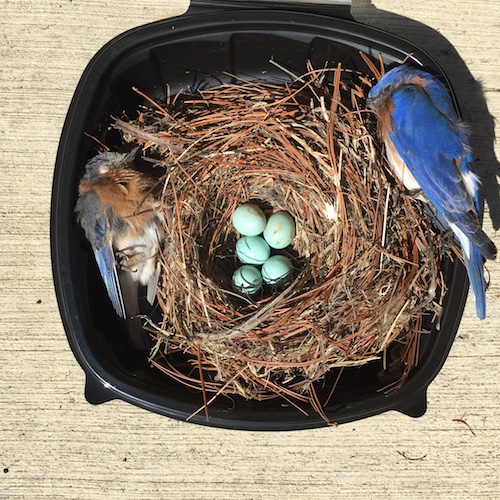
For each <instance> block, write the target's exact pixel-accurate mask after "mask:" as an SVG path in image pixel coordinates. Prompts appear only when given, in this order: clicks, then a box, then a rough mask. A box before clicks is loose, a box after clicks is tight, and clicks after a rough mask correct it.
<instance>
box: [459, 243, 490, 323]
mask: <svg viewBox="0 0 500 500" xmlns="http://www.w3.org/2000/svg"><path fill="white" fill-rule="evenodd" d="M463 257H464V261H465V267H466V269H467V274H468V275H469V282H470V286H471V288H472V292H473V294H474V300H475V303H476V314H477V317H478V318H479V319H484V318H485V317H486V284H485V281H484V274H483V256H482V254H481V251H480V249H479V248H478V247H476V245H474V244H470V252H469V256H467V255H466V252H463Z"/></svg>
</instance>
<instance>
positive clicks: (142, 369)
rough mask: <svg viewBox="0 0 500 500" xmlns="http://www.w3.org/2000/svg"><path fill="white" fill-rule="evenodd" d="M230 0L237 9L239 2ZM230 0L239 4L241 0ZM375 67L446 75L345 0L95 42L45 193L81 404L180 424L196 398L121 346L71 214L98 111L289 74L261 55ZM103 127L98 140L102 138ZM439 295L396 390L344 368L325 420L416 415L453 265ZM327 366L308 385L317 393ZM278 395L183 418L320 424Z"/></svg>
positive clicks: (451, 291) (449, 309)
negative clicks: (431, 322) (81, 377)
mask: <svg viewBox="0 0 500 500" xmlns="http://www.w3.org/2000/svg"><path fill="white" fill-rule="evenodd" d="M240 5H241V7H240ZM242 5H245V6H244V7H243V6H242ZM360 50H362V51H364V52H366V53H367V54H371V55H372V56H374V57H377V56H378V54H379V53H380V54H381V55H382V57H383V60H384V63H385V64H386V65H391V64H396V63H401V62H402V61H403V60H404V59H405V58H406V57H407V55H408V54H409V53H411V54H412V56H411V62H412V64H415V65H421V66H423V67H425V68H426V69H427V70H429V71H431V72H433V73H434V74H436V75H438V76H439V77H440V78H441V79H442V80H443V81H444V82H445V83H447V84H448V82H447V79H446V77H445V75H444V74H443V72H442V71H441V69H440V68H439V67H438V65H437V64H436V63H435V62H434V61H433V59H432V58H431V57H429V56H428V55H427V54H426V53H424V52H423V51H422V50H420V49H419V48H418V47H416V46H414V45H412V44H410V43H409V42H407V41H405V40H403V39H401V38H398V37H395V36H393V35H389V34H387V33H385V32H382V31H379V30H376V29H373V28H369V27H367V26H365V25H362V24H359V23H357V22H355V21H354V20H353V19H352V18H351V17H350V11H349V3H348V2H347V3H346V2H343V3H342V4H340V5H332V4H329V3H320V2H318V3H315V2H312V3H297V2H285V3H283V4H281V3H279V2H274V3H273V2H265V1H262V2H253V3H252V2H250V3H249V2H246V3H245V4H243V3H241V4H240V3H239V2H234V1H233V2H225V3H224V2H213V3H212V2H195V3H194V5H192V7H191V8H190V10H189V11H188V12H187V13H186V14H185V15H183V16H180V17H177V18H174V19H169V20H165V21H160V22H157V23H153V24H150V25H146V26H141V27H139V28H136V29H133V30H131V31H129V32H126V33H124V34H122V35H120V36H118V37H117V38H115V39H114V40H112V41H111V42H109V43H108V44H107V45H106V46H105V47H103V48H102V49H101V50H100V51H99V52H98V53H97V54H96V55H95V57H94V58H93V59H92V61H91V62H90V63H89V65H88V67H87V68H86V70H85V72H84V74H83V75H82V78H81V80H80V82H79V84H78V87H77V89H76V91H75V95H74V97H73V100H72V102H71V105H70V108H69V111H68V114H67V117H66V122H65V125H64V129H63V132H62V136H61V140H60V144H59V151H58V155H57V161H56V167H55V173H54V184H53V193H52V213H51V247H52V248H51V249H52V261H53V273H54V281H55V288H56V293H57V298H58V302H59V308H60V311H61V316H62V320H63V323H64V327H65V329H66V333H67V337H68V340H69V343H70V346H71V348H72V350H73V353H74V355H75V357H76V359H77V360H78V362H79V363H80V365H81V366H82V368H83V370H84V371H85V374H86V387H85V396H86V398H87V400H88V401H89V402H91V403H96V404H97V403H103V402H105V401H109V400H112V399H116V398H119V399H122V400H124V401H128V402H130V403H132V404H135V405H137V406H140V407H142V408H145V409H148V410H151V411H154V412H157V413H160V414H164V415H167V416H169V417H172V418H176V419H180V420H185V419H186V418H187V417H188V416H190V415H191V414H192V413H193V412H195V411H196V410H198V409H199V408H200V406H201V405H202V404H203V401H202V395H201V393H199V392H197V391H190V390H189V389H187V388H186V387H185V386H183V385H180V384H178V383H177V382H175V381H173V380H171V379H169V378H167V377H166V376H164V375H163V374H162V373H160V372H159V371H157V370H154V369H152V368H150V367H149V365H148V363H147V360H146V354H145V353H144V352H141V351H137V350H135V349H134V348H132V347H131V346H130V345H129V344H128V343H127V340H126V339H127V335H126V334H125V332H124V331H123V327H122V325H121V324H120V323H119V322H118V320H117V318H116V316H115V314H114V312H113V310H112V307H111V304H110V303H109V300H108V299H107V296H106V292H105V290H104V287H103V285H102V282H101V279H100V276H99V273H98V271H97V268H96V265H95V262H94V258H93V255H92V253H91V250H90V247H89V245H88V243H87V242H86V241H85V238H84V237H83V233H82V231H81V229H80V228H79V227H78V225H77V224H76V221H75V216H74V207H75V203H76V198H77V186H78V182H79V180H80V178H81V177H82V175H83V171H84V166H85V163H86V161H87V160H88V158H90V157H91V156H93V155H94V154H95V152H96V151H95V148H94V144H95V143H94V142H93V141H92V140H91V139H90V138H89V137H88V136H87V135H86V133H87V134H91V135H94V136H96V137H99V135H100V134H101V133H104V132H105V131H106V130H107V126H108V124H109V122H110V117H111V115H113V114H122V113H123V111H125V112H126V113H129V114H130V116H135V115H134V113H135V112H136V110H137V108H138V106H139V105H140V104H141V103H142V101H141V98H140V96H139V95H138V94H137V93H135V92H133V91H132V87H138V88H139V89H141V90H142V91H143V92H145V93H147V94H148V95H149V96H151V97H153V98H158V99H160V100H161V98H162V97H163V96H164V95H165V89H166V84H167V83H168V84H169V85H170V89H171V92H172V94H175V93H176V92H177V91H179V90H180V89H187V88H199V87H204V86H210V85H215V84H218V83H220V82H222V81H230V80H231V77H230V76H228V75H237V76H238V77H242V78H245V79H250V78H255V79H260V80H266V81H270V82H280V81H289V79H288V78H287V76H286V75H284V74H283V72H281V71H279V70H278V69H277V68H276V67H275V66H273V65H272V64H270V63H269V60H270V59H271V58H274V60H276V61H279V63H280V64H282V65H285V66H286V67H288V68H290V69H293V70H294V71H295V72H298V73H301V72H303V71H305V64H306V60H307V59H310V60H312V61H313V63H315V65H316V66H319V65H320V66H323V65H324V64H325V62H329V64H331V65H336V64H337V62H339V61H340V62H341V63H342V65H343V66H344V67H351V68H353V69H360V70H364V69H365V67H364V65H363V62H362V60H361V58H360V57H359V51H360ZM114 140H116V141H118V136H116V138H113V134H112V133H110V134H108V135H107V137H106V142H107V144H108V145H110V146H113V141H114ZM444 273H445V279H446V283H447V285H448V292H447V294H446V297H445V302H444V312H443V316H442V319H441V329H440V330H439V331H438V330H437V329H436V328H434V327H432V329H431V332H430V333H429V334H426V335H423V336H422V343H421V349H420V361H419V364H418V366H417V367H416V368H415V369H414V370H413V371H412V372H411V374H410V376H409V378H408V380H407V381H406V383H405V384H404V385H403V387H402V388H400V389H399V390H397V391H395V392H393V393H391V394H390V395H388V396H387V395H385V394H384V393H383V388H384V387H386V386H387V384H388V383H390V382H392V381H394V377H395V378H397V376H398V374H392V375H391V374H386V373H385V372H383V371H382V369H381V365H379V364H378V363H372V364H369V365H365V366H363V367H360V368H349V369H345V370H344V372H343V374H342V377H341V378H340V382H339V384H338V387H337V388H336V390H335V393H334V396H333V398H332V399H331V401H330V402H329V403H328V404H327V405H326V407H325V408H324V410H325V414H326V415H327V417H328V418H329V419H330V420H331V421H332V422H336V423H342V422H348V421H353V420H357V419H361V418H365V417H369V416H371V415H375V414H379V413H382V412H385V411H388V410H397V411H400V412H402V413H405V414H407V415H410V416H413V417H417V416H421V415H423V414H424V413H425V410H426V391H427V387H428V385H429V384H430V383H431V381H432V380H433V379H434V377H435V376H436V375H437V373H438V372H439V370H440V368H441V367H442V365H443V363H444V361H445V359H446V357H447V355H448V352H449V349H450V347H451V344H452V342H453V339H454V337H455V334H456V331H457V329H458V325H459V323H460V319H461V316H462V313H463V308H464V304H465V299H466V295H467V289H468V286H467V283H468V282H467V278H466V273H465V270H464V268H463V266H462V265H461V264H459V263H454V264H451V263H447V264H446V265H445V269H444ZM336 377H337V372H336V373H332V376H331V377H330V378H327V379H326V380H325V381H324V384H323V385H322V386H321V387H318V392H319V394H320V397H323V400H324V399H326V395H327V394H328V393H329V392H330V389H331V387H332V384H333V381H334V380H335V378H336ZM285 403H286V402H285V401H283V400H280V399H279V398H277V399H274V400H270V401H265V402H257V401H246V400H244V399H242V398H235V397H233V398H228V397H224V396H221V397H219V398H217V399H216V400H215V401H214V402H213V403H212V404H211V405H210V409H209V411H210V419H209V420H208V421H207V420H206V419H205V417H204V415H203V412H200V413H198V414H197V415H195V416H194V417H193V418H191V419H190V420H189V421H190V422H195V423H199V424H206V425H213V426H219V427H227V428H236V429H251V430H290V429H306V428H314V427H320V426H323V425H326V423H325V421H324V420H323V419H322V418H321V417H320V416H319V415H318V414H317V413H316V412H315V411H314V410H313V409H312V408H305V410H306V411H307V413H308V415H305V414H304V413H302V412H300V411H298V410H297V409H296V408H294V407H293V406H291V405H287V404H285Z"/></svg>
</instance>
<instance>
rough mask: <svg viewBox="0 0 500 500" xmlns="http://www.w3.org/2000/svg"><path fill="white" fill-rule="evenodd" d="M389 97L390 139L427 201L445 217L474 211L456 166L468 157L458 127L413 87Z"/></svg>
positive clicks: (462, 136)
mask: <svg viewBox="0 0 500 500" xmlns="http://www.w3.org/2000/svg"><path fill="white" fill-rule="evenodd" d="M392 98H393V104H394V108H393V113H392V125H393V126H392V130H391V131H390V132H389V139H390V140H391V141H392V142H393V144H394V146H395V148H396V150H397V151H398V153H399V154H400V156H401V157H402V158H403V160H404V161H405V163H406V165H407V166H408V168H409V170H410V171H411V173H412V174H413V176H414V177H415V180H416V181H417V182H418V184H419V185H420V187H421V189H422V191H423V192H424V194H425V195H426V196H427V198H428V199H429V201H430V202H431V203H432V204H433V205H435V206H436V208H437V209H438V210H440V211H443V212H444V213H445V214H450V215H452V214H464V213H467V212H469V211H471V210H473V211H474V210H475V200H474V199H473V198H472V196H471V194H470V193H469V192H468V191H467V188H466V186H465V183H464V181H463V178H462V174H461V172H460V169H459V165H457V164H456V163H455V162H456V160H457V159H458V161H461V159H462V158H463V157H464V156H466V155H468V154H469V153H468V151H467V150H466V148H465V145H464V144H465V137H464V133H463V131H462V130H461V128H460V127H459V126H458V125H457V124H456V123H453V122H452V121H450V120H449V119H448V117H447V116H445V115H443V114H442V113H441V111H440V110H439V109H438V108H436V107H435V105H434V104H433V102H432V101H431V99H430V98H429V97H428V95H427V94H426V93H425V92H424V91H423V90H421V89H420V88H418V87H416V86H404V87H401V88H400V89H398V90H397V91H396V92H394V94H393V96H392ZM452 217H453V215H452Z"/></svg>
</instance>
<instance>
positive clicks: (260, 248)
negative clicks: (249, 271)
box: [236, 236, 271, 265]
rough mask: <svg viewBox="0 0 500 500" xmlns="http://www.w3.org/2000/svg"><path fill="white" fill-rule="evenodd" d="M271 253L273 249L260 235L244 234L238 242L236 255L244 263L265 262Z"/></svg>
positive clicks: (257, 263) (258, 263)
mask: <svg viewBox="0 0 500 500" xmlns="http://www.w3.org/2000/svg"><path fill="white" fill-rule="evenodd" d="M270 255H271V249H270V248H269V245H268V244H267V243H266V241H265V240H264V238H261V237H260V236H243V237H242V238H240V239H239V240H238V241H237V242H236V257H238V259H239V260H240V261H241V262H243V264H256V265H260V264H264V262H265V261H266V260H267V259H269V256H270Z"/></svg>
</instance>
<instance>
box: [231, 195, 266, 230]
mask: <svg viewBox="0 0 500 500" xmlns="http://www.w3.org/2000/svg"><path fill="white" fill-rule="evenodd" d="M232 221H233V226H234V228H235V229H236V231H238V232H239V233H241V234H242V235H243V236H257V235H258V234H261V233H262V231H264V228H265V227H266V216H265V215H264V212H263V211H262V210H261V209H260V208H259V207H258V206H257V205H254V204H253V203H244V204H243V205H240V206H239V207H237V208H236V209H235V211H234V212H233V218H232Z"/></svg>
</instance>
